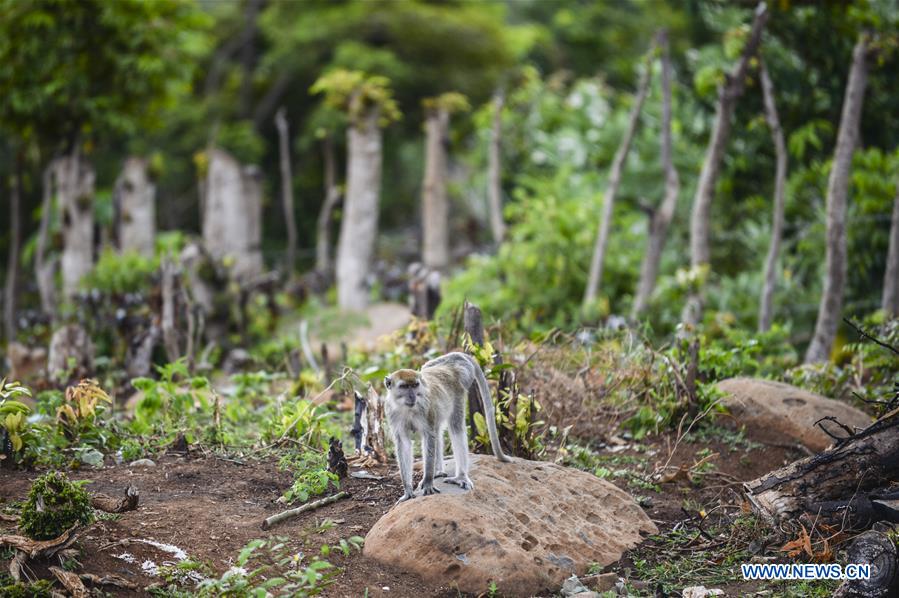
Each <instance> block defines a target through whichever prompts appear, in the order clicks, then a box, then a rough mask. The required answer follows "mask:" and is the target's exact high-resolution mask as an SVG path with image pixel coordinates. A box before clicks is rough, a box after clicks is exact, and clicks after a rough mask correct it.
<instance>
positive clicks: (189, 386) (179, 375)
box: [131, 359, 212, 443]
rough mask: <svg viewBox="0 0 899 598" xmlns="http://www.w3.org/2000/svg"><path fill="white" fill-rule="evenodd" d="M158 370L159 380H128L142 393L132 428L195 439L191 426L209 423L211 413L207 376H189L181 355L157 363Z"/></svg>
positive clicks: (172, 438) (173, 436)
mask: <svg viewBox="0 0 899 598" xmlns="http://www.w3.org/2000/svg"><path fill="white" fill-rule="evenodd" d="M157 371H158V372H159V376H160V379H159V380H153V379H152V378H135V379H134V380H132V381H131V384H132V385H133V386H134V388H136V389H137V390H139V391H141V392H143V393H144V396H143V398H142V399H141V400H140V401H138V403H137V406H136V407H135V409H134V420H133V421H132V423H131V428H132V431H134V432H135V433H137V434H141V435H146V434H150V433H153V432H159V433H161V434H164V435H167V436H168V437H169V440H174V438H175V437H177V436H178V435H179V434H181V433H182V432H183V433H184V436H185V438H186V439H187V441H188V442H189V443H192V442H195V441H196V438H194V435H193V428H195V427H197V426H198V424H200V423H202V424H204V425H205V424H208V423H209V422H208V420H209V418H210V416H211V413H212V411H211V409H210V405H209V398H210V395H211V386H210V384H209V380H208V379H207V378H205V377H203V376H191V375H190V372H189V371H188V370H187V364H186V363H185V361H184V360H183V359H182V360H178V361H175V362H173V363H169V364H166V365H164V366H161V367H158V368H157ZM201 420H202V421H201Z"/></svg>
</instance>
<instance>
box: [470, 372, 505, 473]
mask: <svg viewBox="0 0 899 598" xmlns="http://www.w3.org/2000/svg"><path fill="white" fill-rule="evenodd" d="M469 357H470V356H469ZM471 361H472V363H473V364H474V377H475V379H476V380H477V383H478V390H479V391H480V393H481V401H482V402H483V403H484V419H485V420H487V432H488V433H489V434H490V446H491V447H492V448H493V454H494V455H496V458H497V459H499V460H500V461H503V462H505V463H510V462H511V461H512V459H510V458H509V457H507V456H506V455H505V453H503V448H502V446H500V444H499V433H498V432H497V431H496V413H495V411H494V408H493V398H492V397H491V396H490V387H489V386H488V385H487V377H486V376H485V375H484V370H482V369H481V365H480V364H479V363H478V362H477V360H476V359H475V358H473V357H471Z"/></svg>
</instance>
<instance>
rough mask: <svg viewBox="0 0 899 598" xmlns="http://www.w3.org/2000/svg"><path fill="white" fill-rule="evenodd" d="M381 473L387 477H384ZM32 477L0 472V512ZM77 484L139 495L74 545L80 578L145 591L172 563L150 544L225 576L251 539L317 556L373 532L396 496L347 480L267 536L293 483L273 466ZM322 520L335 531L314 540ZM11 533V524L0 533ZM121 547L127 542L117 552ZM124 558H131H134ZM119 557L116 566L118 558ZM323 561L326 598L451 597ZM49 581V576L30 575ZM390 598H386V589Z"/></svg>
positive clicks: (170, 460)
mask: <svg viewBox="0 0 899 598" xmlns="http://www.w3.org/2000/svg"><path fill="white" fill-rule="evenodd" d="M384 473H386V472H384ZM37 475H38V474H37V473H35V472H22V471H16V472H10V471H4V470H0V506H2V505H3V504H4V503H9V502H13V501H20V500H23V499H24V498H25V497H26V495H27V492H28V488H29V487H30V484H31V481H32V480H33V479H34V478H35V477H37ZM70 477H71V479H73V480H90V483H89V484H88V486H87V488H88V489H89V490H91V491H93V492H104V493H107V494H111V495H114V496H117V495H119V494H120V493H122V491H123V489H124V488H125V487H126V486H127V485H128V484H134V485H135V486H136V487H137V488H138V489H139V490H140V493H141V503H140V506H139V508H138V509H137V511H133V512H129V513H124V514H122V515H121V516H119V517H118V518H117V519H116V520H111V521H98V522H96V523H94V524H92V525H91V526H90V528H89V529H88V530H87V531H86V532H85V534H84V536H83V539H82V540H81V542H80V545H81V548H82V557H81V558H80V559H79V560H80V561H81V564H82V566H83V567H82V569H81V572H88V573H96V574H110V573H111V574H116V575H119V576H121V577H124V578H125V579H128V580H130V581H133V582H135V583H137V584H138V585H139V586H141V587H146V586H147V585H149V584H152V583H154V582H159V581H160V579H159V578H158V577H153V576H151V575H149V574H148V573H147V571H146V570H145V566H144V563H147V562H153V563H155V564H157V565H162V564H164V563H173V562H176V561H177V559H176V558H175V557H174V556H173V555H172V554H169V553H167V552H165V551H164V550H160V549H159V548H157V547H154V546H153V545H150V544H145V543H142V542H134V541H133V540H134V539H138V540H151V541H154V542H158V543H161V544H168V545H172V546H175V547H178V548H180V549H181V550H183V551H184V553H186V555H187V557H188V558H189V559H191V560H193V561H200V562H204V563H207V564H208V565H209V566H210V568H211V569H212V570H214V571H215V573H216V575H219V574H221V573H223V572H224V571H226V570H227V569H229V568H230V567H231V565H232V564H233V562H234V559H235V558H236V556H237V554H238V552H239V551H240V549H241V548H243V546H245V545H246V544H247V542H249V541H251V540H253V539H256V538H272V537H277V536H284V537H286V538H287V542H288V545H289V546H290V547H291V551H293V550H295V551H296V552H304V553H306V554H315V553H317V552H318V550H319V547H320V546H321V545H322V544H326V543H327V544H336V543H338V542H339V541H340V539H341V538H348V537H350V536H354V535H358V536H364V535H365V534H366V532H367V531H368V530H369V529H370V528H371V526H372V525H374V522H375V521H377V519H378V518H379V517H380V516H381V515H382V514H383V513H384V512H385V511H386V510H387V509H389V508H390V506H392V505H393V502H394V501H395V500H396V496H398V490H397V488H396V487H394V486H395V482H394V480H393V479H392V478H390V477H387V478H385V480H383V481H373V480H358V479H355V478H348V479H347V480H345V482H344V483H343V484H342V485H341V488H342V489H344V490H347V491H349V492H350V493H351V497H350V498H349V499H345V500H342V501H339V502H337V503H335V504H331V505H328V506H325V507H322V508H320V509H318V510H316V511H313V512H310V513H304V514H303V515H302V516H300V517H297V518H295V519H292V520H288V521H286V522H284V523H282V524H280V525H277V526H275V528H274V529H272V530H270V531H268V532H263V531H262V530H261V529H260V524H261V523H262V521H263V519H265V518H266V517H268V516H269V515H272V514H274V513H277V512H279V511H281V510H283V509H284V508H285V507H284V506H283V505H278V504H275V503H274V501H275V500H276V499H277V498H278V497H279V496H280V495H281V493H282V492H283V490H284V489H286V488H287V487H288V486H289V485H290V476H289V475H287V474H285V473H284V472H281V471H279V470H278V468H277V466H276V464H275V462H274V461H262V462H247V464H246V465H243V466H242V465H238V464H236V463H233V462H230V461H223V460H219V459H216V458H214V457H210V458H191V459H186V458H182V457H164V458H162V459H161V460H159V461H158V465H157V466H156V467H140V468H129V467H127V466H115V467H106V468H103V469H99V470H90V471H81V472H73V473H72V474H70ZM326 518H329V519H331V520H333V521H335V522H337V525H335V526H334V527H333V528H331V529H329V530H326V531H323V532H321V533H320V531H319V530H318V527H319V524H320V523H321V522H322V521H323V520H324V519H326ZM2 525H5V526H6V527H5V528H4V527H0V529H2V530H3V531H4V532H12V531H13V530H12V529H11V524H0V526H2ZM123 540H130V541H129V542H127V544H126V543H122V541H123ZM122 555H130V557H128V556H125V557H122ZM119 557H122V558H119ZM328 560H329V561H330V562H331V563H332V564H333V565H335V566H337V567H339V568H340V569H341V571H340V572H339V573H338V574H337V575H336V577H335V578H334V581H333V584H332V585H330V586H329V587H328V588H327V589H326V590H325V592H324V595H326V596H352V597H356V596H362V595H364V594H365V593H366V590H367V591H368V595H369V596H379V595H385V596H418V595H422V594H421V593H420V592H425V594H426V595H433V596H441V595H446V596H455V595H456V593H455V592H453V591H451V590H450V589H449V588H439V587H431V586H428V585H426V584H423V583H422V581H421V580H419V579H418V578H416V577H414V576H411V575H408V574H404V573H400V572H397V571H393V570H391V569H389V568H385V567H383V566H381V565H377V564H375V563H371V562H369V561H368V560H367V559H366V558H365V557H363V556H362V555H361V554H360V553H357V552H354V553H353V554H351V555H350V556H349V557H344V556H343V555H342V554H340V553H338V552H332V553H331V556H330V557H329V558H328ZM36 573H37V574H38V575H40V576H42V577H43V576H45V575H44V574H45V573H46V572H45V571H40V570H38V571H36ZM385 587H386V588H389V589H388V590H384V588H385ZM113 595H120V596H131V595H135V596H147V595H149V594H148V593H147V592H136V593H135V592H121V591H120V592H118V593H115V592H113Z"/></svg>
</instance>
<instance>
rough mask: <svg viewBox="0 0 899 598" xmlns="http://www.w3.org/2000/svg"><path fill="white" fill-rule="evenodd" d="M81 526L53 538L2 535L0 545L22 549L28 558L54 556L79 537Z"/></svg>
mask: <svg viewBox="0 0 899 598" xmlns="http://www.w3.org/2000/svg"><path fill="white" fill-rule="evenodd" d="M78 531H79V526H77V525H76V526H75V527H73V528H72V529H69V530H67V531H65V532H63V533H62V535H60V536H59V537H58V538H54V539H52V540H32V539H31V538H26V537H25V536H17V535H12V534H11V535H8V536H0V546H9V547H10V548H15V549H16V550H21V551H22V552H24V553H25V556H27V557H28V558H32V559H33V558H36V557H49V556H53V555H54V554H56V553H57V552H59V551H60V550H62V549H63V548H68V547H69V545H71V544H72V543H73V542H74V541H75V539H76V538H77V537H78Z"/></svg>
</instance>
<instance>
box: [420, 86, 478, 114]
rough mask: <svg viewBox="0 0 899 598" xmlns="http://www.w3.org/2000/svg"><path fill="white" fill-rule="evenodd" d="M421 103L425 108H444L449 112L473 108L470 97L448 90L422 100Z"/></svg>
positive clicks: (453, 112) (466, 110) (465, 110)
mask: <svg viewBox="0 0 899 598" xmlns="http://www.w3.org/2000/svg"><path fill="white" fill-rule="evenodd" d="M421 105H422V106H424V108H425V110H444V111H446V112H447V113H448V114H455V113H456V112H468V111H469V110H471V104H469V103H468V98H466V97H465V96H464V95H462V94H461V93H459V92H456V91H448V92H446V93H443V94H440V95H439V96H437V97H433V98H425V99H423V100H422V101H421Z"/></svg>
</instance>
